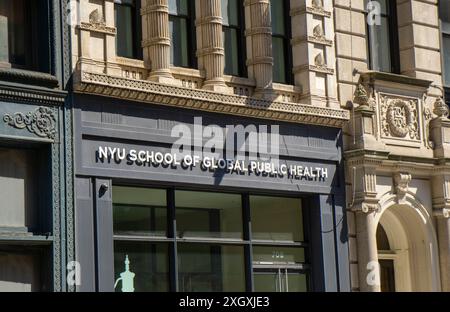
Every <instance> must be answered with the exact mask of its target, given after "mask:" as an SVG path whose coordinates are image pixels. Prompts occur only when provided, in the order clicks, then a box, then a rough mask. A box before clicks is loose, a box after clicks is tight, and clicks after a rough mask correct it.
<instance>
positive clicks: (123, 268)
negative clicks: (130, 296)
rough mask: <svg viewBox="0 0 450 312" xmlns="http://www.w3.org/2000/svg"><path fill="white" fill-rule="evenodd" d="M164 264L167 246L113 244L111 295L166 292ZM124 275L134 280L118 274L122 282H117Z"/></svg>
mask: <svg viewBox="0 0 450 312" xmlns="http://www.w3.org/2000/svg"><path fill="white" fill-rule="evenodd" d="M127 258H128V259H127ZM127 260H128V261H127ZM168 264H169V258H168V245H167V244H155V243H147V242H126V241H115V242H114V280H115V291H119V292H120V291H127V290H128V291H135V292H156V291H159V292H163V291H168V290H169V268H168ZM124 272H131V273H134V276H132V277H131V278H130V274H125V275H124V274H122V277H124V276H125V278H122V279H120V278H121V273H124Z"/></svg>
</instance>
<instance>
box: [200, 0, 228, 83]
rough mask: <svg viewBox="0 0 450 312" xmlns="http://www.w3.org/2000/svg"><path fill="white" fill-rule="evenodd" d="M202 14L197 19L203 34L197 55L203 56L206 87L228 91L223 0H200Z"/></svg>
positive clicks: (202, 64) (202, 63)
mask: <svg viewBox="0 0 450 312" xmlns="http://www.w3.org/2000/svg"><path fill="white" fill-rule="evenodd" d="M197 3H198V4H199V6H200V10H199V12H200V16H199V18H198V19H197V21H196V25H197V27H199V32H200V35H201V40H200V46H199V50H198V53H197V56H198V57H199V58H201V59H202V60H201V62H200V64H201V66H202V67H203V68H201V69H204V70H205V75H206V79H205V82H204V84H203V88H204V89H208V90H214V91H226V90H227V87H226V85H225V81H224V79H223V71H224V66H225V65H224V64H225V63H224V62H225V57H224V48H223V34H222V4H221V0H199V1H198V2H197Z"/></svg>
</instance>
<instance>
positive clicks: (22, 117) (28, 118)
mask: <svg viewBox="0 0 450 312" xmlns="http://www.w3.org/2000/svg"><path fill="white" fill-rule="evenodd" d="M3 121H4V122H6V123H7V124H8V125H10V126H12V127H15V128H17V129H25V128H26V129H27V130H28V131H29V132H31V133H34V134H36V135H37V136H39V137H42V138H49V139H55V136H56V116H55V114H54V113H53V111H52V109H51V108H48V107H43V106H41V107H39V108H37V109H36V110H35V111H34V112H28V113H26V114H24V113H21V112H18V113H14V115H10V114H5V115H4V116H3Z"/></svg>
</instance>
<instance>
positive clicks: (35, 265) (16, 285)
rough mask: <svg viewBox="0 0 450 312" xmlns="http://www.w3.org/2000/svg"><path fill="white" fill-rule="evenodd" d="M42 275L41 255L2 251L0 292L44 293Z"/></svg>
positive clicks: (0, 259)
mask: <svg viewBox="0 0 450 312" xmlns="http://www.w3.org/2000/svg"><path fill="white" fill-rule="evenodd" d="M42 273H43V272H42V270H41V259H40V257H39V255H37V254H25V253H16V252H11V251H7V252H2V251H0V292H31V291H42V290H43V289H42V285H41V284H42V281H41V275H43V274H42ZM47 290H48V289H47Z"/></svg>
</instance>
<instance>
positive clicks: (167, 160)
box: [96, 146, 328, 180]
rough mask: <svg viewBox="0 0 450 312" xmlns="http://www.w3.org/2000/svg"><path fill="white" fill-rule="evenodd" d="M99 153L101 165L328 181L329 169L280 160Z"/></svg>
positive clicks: (117, 150) (100, 150)
mask: <svg viewBox="0 0 450 312" xmlns="http://www.w3.org/2000/svg"><path fill="white" fill-rule="evenodd" d="M96 153H97V158H98V160H99V161H101V162H104V161H108V160H115V161H116V162H120V161H123V160H127V161H128V162H131V163H138V164H149V165H153V166H161V165H164V166H169V167H172V168H173V167H178V166H180V167H181V168H184V169H186V168H189V167H199V168H201V169H203V170H209V171H215V170H221V171H227V172H230V173H237V174H245V173H254V174H262V175H269V176H279V177H283V176H288V177H297V178H306V179H322V180H324V179H327V178H328V168H324V167H312V166H301V165H287V164H279V160H278V159H277V161H276V162H270V161H257V160H250V161H247V160H245V159H225V158H221V157H215V156H213V157H210V156H204V157H201V156H199V155H191V154H187V153H184V154H181V155H180V154H176V153H162V152H155V151H148V150H135V149H130V150H127V149H125V148H117V147H110V146H99V147H98V149H97V151H96ZM208 155H209V154H208Z"/></svg>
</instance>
